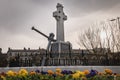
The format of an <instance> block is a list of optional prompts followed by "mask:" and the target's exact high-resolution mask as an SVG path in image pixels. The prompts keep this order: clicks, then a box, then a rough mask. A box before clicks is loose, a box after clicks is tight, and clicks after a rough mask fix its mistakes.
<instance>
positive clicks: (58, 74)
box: [55, 72, 63, 76]
mask: <svg viewBox="0 0 120 80" xmlns="http://www.w3.org/2000/svg"><path fill="white" fill-rule="evenodd" d="M55 74H56V75H57V76H63V74H61V73H59V72H55Z"/></svg>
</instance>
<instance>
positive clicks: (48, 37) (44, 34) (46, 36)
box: [31, 27, 49, 39]
mask: <svg viewBox="0 0 120 80" xmlns="http://www.w3.org/2000/svg"><path fill="white" fill-rule="evenodd" d="M31 29H32V30H34V31H36V32H38V33H40V34H41V35H43V36H44V37H46V38H48V39H49V37H48V36H47V35H45V34H44V33H42V32H40V31H39V30H37V29H36V28H34V27H32V28H31Z"/></svg>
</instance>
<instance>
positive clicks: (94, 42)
mask: <svg viewBox="0 0 120 80" xmlns="http://www.w3.org/2000/svg"><path fill="white" fill-rule="evenodd" d="M95 27H96V28H95ZM103 32H104V34H102V33H103ZM79 45H80V46H81V45H82V46H84V48H86V49H87V50H88V51H89V52H90V53H106V51H107V52H108V51H110V50H111V51H112V52H120V29H119V26H118V24H117V23H113V22H112V23H111V22H103V23H102V24H97V25H92V26H91V27H90V28H88V30H86V31H84V33H82V34H81V35H80V36H79Z"/></svg>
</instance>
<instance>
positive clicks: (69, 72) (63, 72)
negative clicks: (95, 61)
mask: <svg viewBox="0 0 120 80" xmlns="http://www.w3.org/2000/svg"><path fill="white" fill-rule="evenodd" d="M61 73H62V74H72V71H69V70H63V71H62V72H61Z"/></svg>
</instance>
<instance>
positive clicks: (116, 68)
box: [0, 66, 120, 73]
mask: <svg viewBox="0 0 120 80" xmlns="http://www.w3.org/2000/svg"><path fill="white" fill-rule="evenodd" d="M21 68H24V69H27V70H28V71H35V70H40V71H42V70H43V71H47V70H53V71H55V69H56V68H61V69H62V70H72V71H75V70H81V71H83V70H86V69H88V70H91V69H94V70H97V71H99V72H103V71H104V69H106V68H107V69H111V70H112V71H113V73H120V66H40V67H36V66H35V67H3V68H0V72H7V71H8V70H14V71H18V70H20V69H21Z"/></svg>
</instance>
